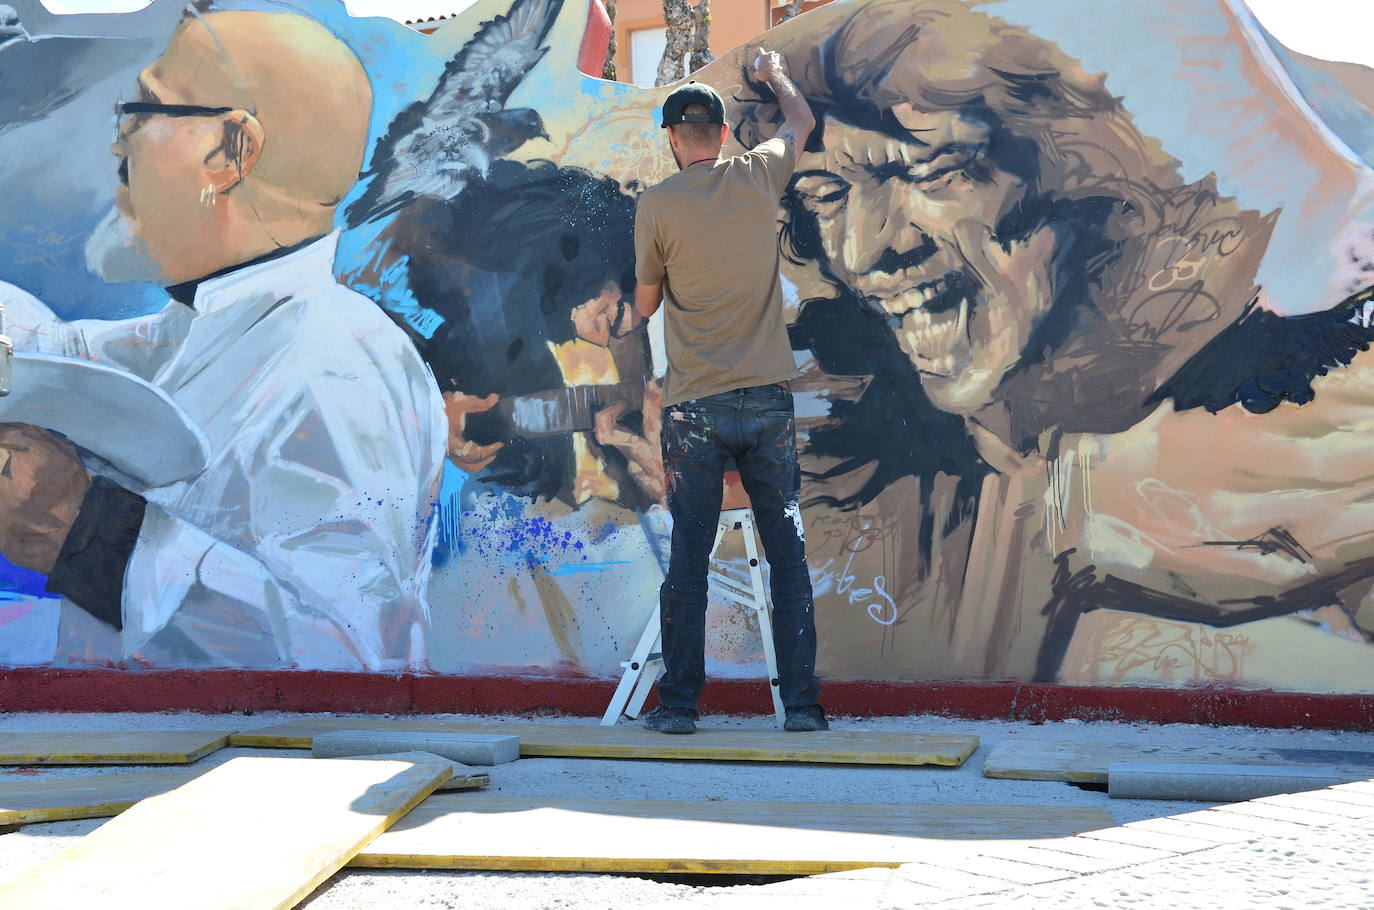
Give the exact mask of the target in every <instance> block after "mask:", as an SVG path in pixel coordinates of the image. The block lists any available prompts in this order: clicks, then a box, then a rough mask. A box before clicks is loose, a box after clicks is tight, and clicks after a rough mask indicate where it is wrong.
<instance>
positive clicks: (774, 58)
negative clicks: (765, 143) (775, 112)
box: [754, 47, 816, 155]
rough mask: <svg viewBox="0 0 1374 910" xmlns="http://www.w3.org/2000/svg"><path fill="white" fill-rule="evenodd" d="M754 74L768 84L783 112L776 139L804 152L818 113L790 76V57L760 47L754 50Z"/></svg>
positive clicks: (797, 152)
mask: <svg viewBox="0 0 1374 910" xmlns="http://www.w3.org/2000/svg"><path fill="white" fill-rule="evenodd" d="M754 76H755V77H756V78H758V79H759V80H761V81H763V82H766V83H768V87H769V88H771V89H772V90H773V94H774V95H775V96H776V97H777V99H778V108H779V109H780V110H781V111H782V116H783V121H782V126H780V127H779V128H778V131H777V133H776V134H775V136H774V138H777V139H781V140H783V141H784V142H791V143H792V150H793V152H794V153H795V154H798V155H800V154H801V153H802V150H803V149H805V148H806V140H807V139H809V138H810V137H811V131H812V130H813V129H815V128H816V115H815V114H813V113H812V112H811V105H810V104H808V103H807V101H806V99H805V98H803V97H802V93H801V92H800V91H799V90H798V89H797V86H796V83H794V82H793V81H792V78H791V77H790V76H789V75H788V73H787V60H786V59H784V58H783V56H782V54H779V53H777V52H776V51H765V50H764V49H763V48H762V47H760V48H758V49H757V50H756V51H755V52H754Z"/></svg>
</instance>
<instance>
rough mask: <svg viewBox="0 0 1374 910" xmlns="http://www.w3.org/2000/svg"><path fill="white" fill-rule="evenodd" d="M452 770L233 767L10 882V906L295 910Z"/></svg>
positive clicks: (254, 762)
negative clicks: (306, 897)
mask: <svg viewBox="0 0 1374 910" xmlns="http://www.w3.org/2000/svg"><path fill="white" fill-rule="evenodd" d="M449 773H450V771H449V766H448V765H447V764H441V763H434V764H430V763H425V764H415V763H411V762H382V761H347V760H344V759H336V760H333V761H327V762H326V761H318V760H315V759H309V758H305V759H301V758H236V759H232V760H231V761H228V762H225V763H224V764H223V765H220V766H219V767H218V768H214V769H212V770H210V771H207V772H206V773H204V774H202V775H201V776H200V777H198V778H196V779H195V780H193V781H191V782H190V783H187V784H185V785H183V786H181V787H179V788H178V789H176V790H174V791H172V792H170V793H165V794H163V795H161V796H154V797H151V798H149V799H145V800H144V801H143V802H141V803H139V804H138V805H136V806H134V807H133V808H132V809H130V810H128V811H127V812H125V813H124V814H123V815H121V816H119V817H118V818H115V819H113V820H111V821H108V822H106V823H105V824H104V825H102V826H101V827H100V828H97V829H96V830H95V831H94V832H92V833H90V834H88V835H86V836H85V837H83V838H81V840H79V841H77V842H76V845H75V846H73V847H72V848H71V849H69V850H66V851H65V852H63V853H61V854H59V855H57V856H55V857H53V858H52V859H50V860H48V861H47V862H44V863H41V864H40V865H38V866H36V867H34V868H32V869H29V870H28V871H26V872H22V873H20V874H19V875H17V876H15V877H14V878H11V879H9V880H7V881H3V882H0V910H71V908H73V907H81V908H82V910H115V908H119V910H124V908H130V907H137V908H139V910H286V908H289V907H293V906H295V905H296V903H298V902H299V901H300V900H301V899H302V898H304V897H305V896H306V895H307V894H309V893H310V892H311V891H312V890H314V888H316V887H317V886H318V885H319V884H320V883H321V882H323V881H324V880H325V879H326V878H328V877H329V876H330V875H333V874H334V872H336V871H337V870H338V869H339V868H340V867H341V866H343V864H344V863H346V862H347V861H348V860H349V859H350V858H351V857H352V856H353V855H354V854H355V853H357V852H358V850H360V849H362V848H363V847H364V846H366V845H367V843H368V842H370V841H371V840H372V839H373V838H374V837H376V836H377V835H378V834H379V833H381V832H382V831H384V830H386V829H387V828H388V827H390V826H391V825H392V824H393V823H394V822H395V821H396V819H398V818H400V817H401V816H403V815H404V814H405V813H406V812H408V811H410V810H411V809H412V808H413V807H414V806H415V805H416V804H417V803H419V802H420V801H421V800H422V799H424V798H425V797H426V796H428V795H429V794H430V793H432V792H433V791H434V789H435V788H436V787H438V786H439V785H440V784H441V783H443V782H444V780H446V779H447V778H448V775H449Z"/></svg>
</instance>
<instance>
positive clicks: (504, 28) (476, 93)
mask: <svg viewBox="0 0 1374 910" xmlns="http://www.w3.org/2000/svg"><path fill="white" fill-rule="evenodd" d="M562 6H563V0H515V2H514V3H512V4H511V7H510V9H509V10H508V11H507V12H506V14H505V15H504V16H497V17H496V18H494V19H492V20H490V21H489V22H484V23H482V25H481V27H480V28H479V29H478V31H477V34H476V36H475V37H473V39H472V40H471V41H469V42H468V43H467V44H465V45H464V46H463V49H462V50H461V51H459V52H458V55H457V56H455V57H454V58H453V59H452V60H451V61H449V63H448V65H447V66H445V67H444V73H443V75H442V76H440V77H439V84H438V86H437V87H436V88H435V90H434V94H432V95H430V96H429V98H428V99H426V100H424V101H417V102H415V103H414V104H412V105H410V106H409V107H407V108H406V109H405V110H403V111H402V112H401V113H400V114H398V115H397V116H396V119H395V120H393V121H392V122H391V126H390V127H389V128H388V129H387V132H386V135H385V136H383V137H382V138H381V139H380V140H378V142H377V148H376V150H375V151H374V152H373V155H372V166H371V167H370V168H369V169H368V170H367V171H365V172H364V173H363V176H364V177H370V178H371V183H369V184H368V186H367V189H366V190H364V191H363V194H362V195H361V196H360V197H358V199H357V200H355V201H354V202H353V203H352V204H351V205H349V206H348V210H347V216H348V223H349V225H350V226H353V227H356V226H358V225H360V224H362V223H363V222H366V221H375V220H377V219H379V218H384V217H386V216H387V215H390V214H392V213H394V212H396V211H397V210H399V209H401V208H404V207H405V206H406V205H408V204H409V203H410V202H412V201H414V200H415V199H417V198H420V197H424V196H428V197H430V198H434V199H452V198H453V197H454V196H457V195H458V194H459V193H460V192H462V190H463V187H464V186H466V185H467V183H468V181H470V180H472V179H474V178H481V177H482V176H484V175H485V174H486V171H487V167H488V166H489V165H490V163H491V162H492V161H493V160H494V159H496V158H501V157H504V156H506V155H508V154H510V153H511V152H513V151H515V150H516V149H517V148H519V147H520V146H522V145H524V144H525V143H526V142H528V141H530V140H531V139H535V138H543V139H547V138H548V134H547V133H545V132H544V121H543V120H542V119H541V118H540V116H539V114H538V113H537V112H535V111H534V110H532V109H530V108H517V109H515V110H506V109H505V103H506V99H508V98H509V97H510V95H511V92H513V91H514V90H515V87H516V86H517V85H519V84H520V81H521V80H522V79H524V78H525V75H526V74H527V73H529V71H530V70H531V69H533V68H534V65H535V64H536V63H538V62H539V61H540V59H542V58H543V56H544V54H545V53H547V52H548V47H545V46H541V44H542V42H543V41H544V39H545V38H546V37H547V36H548V33H549V29H550V28H551V27H552V25H553V22H554V20H555V19H556V18H557V17H558V12H559V10H560V9H561V8H562Z"/></svg>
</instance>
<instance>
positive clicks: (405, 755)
mask: <svg viewBox="0 0 1374 910" xmlns="http://www.w3.org/2000/svg"><path fill="white" fill-rule="evenodd" d="M347 758H348V759H349V760H350V761H408V762H415V763H417V764H430V763H433V762H441V763H443V764H446V765H448V767H449V770H450V771H452V772H453V776H452V777H450V778H449V779H448V780H446V781H444V782H443V783H442V784H440V785H439V789H438V790H437V791H436V792H443V791H447V790H480V789H482V788H484V787H486V786H488V785H490V784H491V775H490V774H488V773H487V772H485V771H474V770H473V769H472V768H471V767H470V766H468V765H465V764H463V763H462V762H460V761H453V760H452V759H448V758H444V757H443V756H441V755H435V754H434V753H433V752H380V753H377V754H375V755H350V756H347Z"/></svg>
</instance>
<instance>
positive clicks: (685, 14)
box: [654, 0, 695, 85]
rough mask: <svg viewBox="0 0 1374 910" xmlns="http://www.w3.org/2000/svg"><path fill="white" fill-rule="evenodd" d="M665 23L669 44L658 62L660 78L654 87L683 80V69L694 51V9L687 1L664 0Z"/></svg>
mask: <svg viewBox="0 0 1374 910" xmlns="http://www.w3.org/2000/svg"><path fill="white" fill-rule="evenodd" d="M663 21H664V22H665V23H667V26H668V35H667V43H666V45H665V46H664V48H663V57H662V59H660V60H659V61H658V76H657V78H656V79H655V80H654V85H667V84H668V83H670V82H676V81H677V80H679V79H681V78H682V75H683V74H682V68H683V65H684V64H685V63H686V61H687V55H688V54H689V53H691V50H692V32H693V26H694V25H695V22H694V17H693V15H692V7H691V6H690V5H689V4H688V3H687V0H663Z"/></svg>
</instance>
